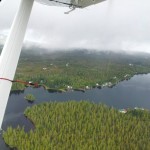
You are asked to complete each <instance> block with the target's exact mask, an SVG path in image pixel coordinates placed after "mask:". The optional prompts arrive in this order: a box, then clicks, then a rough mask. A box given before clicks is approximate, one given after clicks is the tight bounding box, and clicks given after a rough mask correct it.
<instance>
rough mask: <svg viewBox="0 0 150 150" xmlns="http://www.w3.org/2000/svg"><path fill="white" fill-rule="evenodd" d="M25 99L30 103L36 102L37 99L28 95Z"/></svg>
mask: <svg viewBox="0 0 150 150" xmlns="http://www.w3.org/2000/svg"><path fill="white" fill-rule="evenodd" d="M24 98H25V99H26V100H27V101H29V102H33V101H35V97H34V95H32V94H27V95H26V96H25V97H24Z"/></svg>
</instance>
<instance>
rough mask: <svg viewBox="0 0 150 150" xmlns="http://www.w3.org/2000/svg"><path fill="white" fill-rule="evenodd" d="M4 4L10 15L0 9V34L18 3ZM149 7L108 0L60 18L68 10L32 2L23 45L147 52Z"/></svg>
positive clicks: (146, 1) (144, 0)
mask: <svg viewBox="0 0 150 150" xmlns="http://www.w3.org/2000/svg"><path fill="white" fill-rule="evenodd" d="M5 1H6V2H5V4H3V7H4V6H5V7H8V8H10V9H9V10H10V14H8V12H6V10H1V8H0V19H1V20H4V22H3V23H0V35H2V34H3V33H4V31H8V29H9V28H10V25H11V23H12V20H13V17H14V16H13V15H14V14H15V12H16V10H17V8H18V3H19V0H16V1H15V4H17V5H15V4H13V2H8V0H5ZM17 2H18V3H17ZM11 5H12V6H11ZM149 5H150V1H149V0H142V1H141V0H132V1H131V0H126V1H124V0H108V1H106V2H103V3H100V4H98V5H95V6H91V7H88V8H86V9H77V10H75V11H74V12H72V13H71V14H69V15H64V12H65V11H67V10H69V9H68V8H63V7H50V6H44V5H41V4H38V3H36V2H35V4H34V7H33V11H32V14H31V18H30V21H29V25H28V29H27V32H26V36H25V40H24V45H25V46H26V47H30V46H33V45H34V46H38V47H41V48H46V49H71V48H86V49H96V50H113V51H121V50H122V51H124V50H125V51H129V52H130V51H145V52H150V30H149V26H150V17H149V15H148V14H149V13H150V9H149ZM0 7H2V6H0ZM11 7H12V8H11ZM1 12H3V13H4V14H6V15H7V18H6V17H4V16H2V15H1ZM12 14H13V15H12ZM6 15H5V16H6ZM3 41H4V40H3Z"/></svg>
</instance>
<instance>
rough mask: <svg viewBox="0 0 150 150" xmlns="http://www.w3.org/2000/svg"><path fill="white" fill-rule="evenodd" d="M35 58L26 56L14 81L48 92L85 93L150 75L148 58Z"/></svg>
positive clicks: (16, 86)
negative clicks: (70, 89)
mask: <svg viewBox="0 0 150 150" xmlns="http://www.w3.org/2000/svg"><path fill="white" fill-rule="evenodd" d="M41 51H42V52H43V54H42V55H41V54H38V52H37V51H36V54H35V53H34V51H28V52H27V53H26V52H23V53H22V55H21V58H20V61H19V64H18V68H17V72H16V76H15V79H19V80H23V81H32V82H38V83H39V84H40V85H42V86H44V87H46V89H52V90H54V91H57V90H60V91H65V90H67V87H68V86H71V87H72V88H73V89H83V90H84V89H85V87H86V86H89V87H95V86H96V84H97V85H102V84H105V83H106V82H111V83H112V84H117V83H118V82H119V81H121V80H125V79H127V78H126V77H125V76H126V75H127V74H129V76H128V78H131V77H132V76H133V75H135V74H141V73H142V74H143V73H149V72H150V61H149V60H150V59H145V57H148V55H146V56H145V55H144V56H142V55H137V54H135V55H136V56H134V55H127V54H116V53H111V52H109V53H108V52H93V53H88V52H87V51H71V52H56V53H46V52H45V53H44V51H43V50H41ZM24 88H25V86H24V85H22V84H18V83H15V84H13V87H12V90H19V89H24Z"/></svg>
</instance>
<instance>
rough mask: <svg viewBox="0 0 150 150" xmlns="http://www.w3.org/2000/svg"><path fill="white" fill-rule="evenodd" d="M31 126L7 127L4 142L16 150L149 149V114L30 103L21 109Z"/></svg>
mask: <svg viewBox="0 0 150 150" xmlns="http://www.w3.org/2000/svg"><path fill="white" fill-rule="evenodd" d="M24 114H25V116H27V117H28V118H29V119H30V120H31V121H32V122H33V123H34V125H35V129H34V130H31V131H29V132H28V133H26V132H25V131H24V128H22V127H19V126H18V127H17V128H16V129H13V128H12V127H8V129H7V131H6V132H4V133H3V138H4V140H5V142H6V144H8V145H9V147H11V148H17V149H18V150H73V149H74V150H101V149H102V150H149V149H150V142H149V141H150V130H149V129H150V113H149V111H147V110H128V113H127V114H122V113H119V112H118V110H115V109H113V108H109V107H107V106H105V105H102V104H94V103H91V102H86V101H81V102H76V101H69V102H51V103H43V104H40V105H34V106H32V107H31V108H27V109H26V110H25V113H24Z"/></svg>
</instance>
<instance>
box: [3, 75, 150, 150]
mask: <svg viewBox="0 0 150 150" xmlns="http://www.w3.org/2000/svg"><path fill="white" fill-rule="evenodd" d="M28 93H32V94H33V95H35V96H36V101H35V102H34V103H32V104H31V103H28V102H27V101H26V100H24V96H25V95H26V94H28ZM68 100H77V101H80V100H88V101H92V102H95V103H104V104H106V105H109V106H112V107H115V108H117V109H120V108H134V107H143V108H146V109H150V74H148V75H135V76H134V77H133V78H131V79H130V80H129V81H123V82H120V83H119V84H118V85H116V86H115V87H113V88H106V87H105V88H103V89H92V90H87V91H85V92H84V93H83V92H77V91H74V92H66V93H49V92H48V91H46V90H44V89H43V88H39V89H32V88H28V89H26V90H25V91H24V92H16V93H11V94H10V97H9V101H8V105H7V110H6V113H5V117H4V121H3V127H2V128H3V130H6V128H7V127H8V126H10V125H11V126H13V127H17V125H20V126H24V127H25V130H26V131H29V130H30V129H31V128H33V125H32V124H31V122H30V121H29V120H28V119H26V118H25V117H24V115H23V112H24V110H25V109H26V107H27V106H32V105H35V104H39V103H42V102H50V101H68ZM0 146H1V149H2V150H9V148H8V147H7V146H6V145H5V144H4V141H3V140H2V137H1V135H0Z"/></svg>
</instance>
